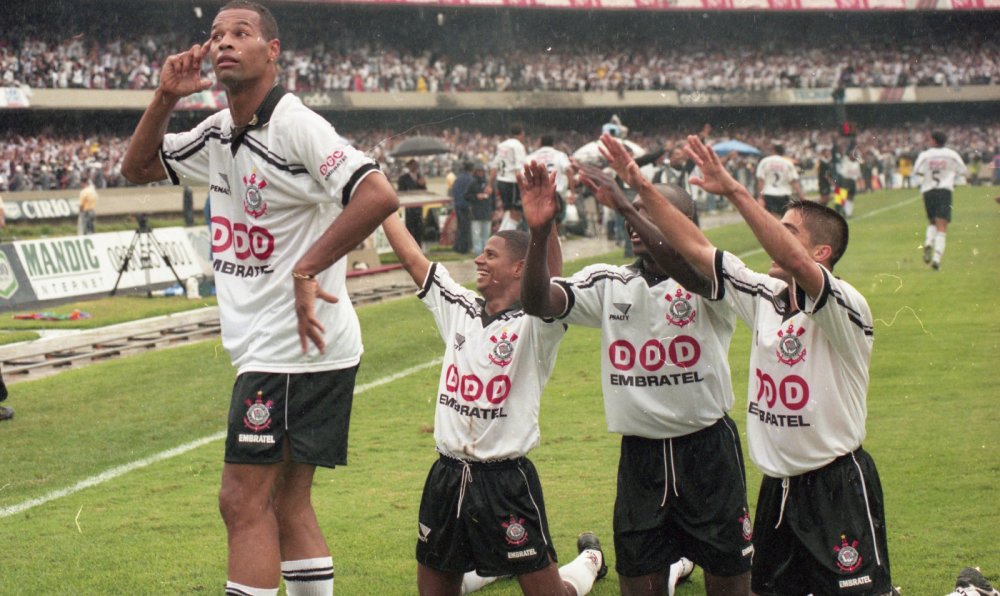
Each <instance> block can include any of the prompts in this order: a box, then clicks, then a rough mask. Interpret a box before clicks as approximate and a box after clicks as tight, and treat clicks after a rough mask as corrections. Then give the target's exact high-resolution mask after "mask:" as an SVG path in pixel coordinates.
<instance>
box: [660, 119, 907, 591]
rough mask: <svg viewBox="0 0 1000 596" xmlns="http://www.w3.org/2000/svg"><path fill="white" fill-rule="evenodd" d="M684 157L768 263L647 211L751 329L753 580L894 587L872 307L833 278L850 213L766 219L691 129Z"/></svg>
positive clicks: (784, 586) (782, 587) (800, 207)
mask: <svg viewBox="0 0 1000 596" xmlns="http://www.w3.org/2000/svg"><path fill="white" fill-rule="evenodd" d="M688 152H689V155H691V156H692V158H693V159H694V160H695V161H696V162H697V163H698V166H699V167H700V168H701V171H702V172H703V178H692V179H691V183H692V184H695V185H698V186H701V187H702V188H704V189H705V190H706V191H708V192H711V193H715V194H719V195H723V196H725V197H726V198H728V199H729V200H730V201H731V202H732V203H733V205H735V206H736V208H737V209H738V210H739V212H740V214H741V215H742V216H743V218H744V219H745V220H746V222H747V224H748V225H749V227H750V229H751V230H752V231H753V233H754V235H755V236H756V237H757V240H758V241H759V242H760V244H761V246H762V247H763V248H764V250H765V251H766V252H767V254H769V255H770V256H771V258H772V259H773V262H772V265H771V270H770V272H769V274H768V275H763V274H760V273H755V272H753V271H751V270H749V269H748V268H747V267H746V266H745V265H744V264H743V263H742V262H741V261H740V260H739V259H738V258H736V256H734V255H732V254H730V253H727V252H724V251H720V250H717V249H716V248H715V247H714V246H712V244H711V243H710V242H709V241H708V239H707V238H705V236H704V235H703V234H702V233H701V231H700V230H698V228H696V227H695V226H694V225H693V224H691V222H690V221H688V220H687V218H685V217H684V216H683V214H682V213H680V212H679V211H677V209H676V208H675V207H673V205H672V204H671V203H670V202H669V201H667V200H665V199H663V198H662V197H655V196H652V197H650V199H648V200H647V201H646V208H647V209H649V212H650V215H651V216H652V218H653V221H654V222H655V223H656V225H657V227H659V228H660V230H661V231H662V232H663V234H664V236H666V238H667V240H668V241H669V242H670V243H671V244H672V245H673V246H674V247H675V248H676V249H677V251H678V252H680V253H681V254H682V255H683V256H684V258H685V259H687V260H688V262H690V263H691V264H692V265H694V266H696V267H697V268H698V269H699V270H700V271H701V272H702V274H703V275H705V276H707V277H709V278H710V279H712V280H713V282H712V284H713V285H712V294H713V297H714V298H716V299H728V300H730V301H732V302H733V304H734V305H735V308H736V311H737V314H738V316H739V317H740V318H741V319H742V320H743V321H744V322H745V323H746V324H747V325H748V326H749V327H750V329H751V330H752V332H753V344H752V346H751V351H750V383H749V394H748V408H747V444H748V446H749V449H750V457H751V459H752V460H753V461H754V463H756V464H757V467H758V468H760V470H761V471H762V472H763V473H764V479H763V481H762V483H761V487H760V494H759V497H758V499H757V511H756V517H755V520H754V524H753V525H754V537H753V545H754V558H753V568H752V573H751V586H752V589H753V592H754V594H757V595H759V596H775V595H779V594H780V595H796V596H799V595H805V594H810V593H812V594H815V595H816V596H819V595H834V594H845V593H850V594H852V595H855V594H857V595H861V596H879V595H883V594H890V593H893V592H894V590H893V588H892V584H891V583H890V574H889V553H888V550H887V546H886V528H885V514H884V510H883V498H882V488H881V484H880V481H879V476H878V472H877V471H876V469H875V463H874V461H873V460H872V458H871V456H870V455H868V453H867V452H866V451H865V450H864V449H862V447H861V442H862V440H863V439H864V438H865V416H866V398H867V393H868V381H869V376H868V365H869V361H870V359H871V353H872V342H873V335H872V314H871V309H870V308H869V307H868V303H867V302H866V301H865V299H864V297H863V296H862V295H861V294H860V293H858V291H857V290H855V289H854V288H853V287H852V286H851V285H850V284H848V283H847V282H845V281H843V280H840V279H838V278H836V277H834V276H833V273H832V271H833V267H834V265H835V264H836V263H837V261H838V260H839V259H840V257H841V256H843V254H844V251H845V250H846V248H847V239H848V230H847V222H846V221H845V220H844V219H843V217H841V216H840V215H838V214H837V213H836V212H835V211H833V210H831V209H828V208H827V207H824V206H822V205H820V204H818V203H813V202H811V201H795V202H793V203H791V204H790V205H789V207H788V210H787V212H786V213H785V215H784V217H782V219H781V221H780V222H778V221H776V220H775V219H774V218H773V217H772V216H770V215H769V214H768V213H767V212H766V211H765V210H764V209H762V208H761V207H760V206H759V204H758V203H757V202H756V201H755V200H754V198H753V197H752V196H750V194H749V193H747V192H746V190H745V189H743V187H742V186H740V184H739V183H738V182H736V180H734V179H733V177H732V176H730V175H729V173H728V172H727V171H726V169H725V168H724V167H723V166H722V164H721V162H720V161H719V158H718V156H717V155H716V154H715V152H714V151H712V150H711V149H710V148H708V147H706V146H705V145H704V144H702V143H701V141H699V140H698V139H696V138H693V137H692V138H691V139H690V144H689V145H688Z"/></svg>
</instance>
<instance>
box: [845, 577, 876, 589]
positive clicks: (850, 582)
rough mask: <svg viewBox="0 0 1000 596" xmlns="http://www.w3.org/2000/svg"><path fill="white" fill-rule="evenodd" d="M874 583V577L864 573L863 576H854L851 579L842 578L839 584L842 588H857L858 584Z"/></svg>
mask: <svg viewBox="0 0 1000 596" xmlns="http://www.w3.org/2000/svg"><path fill="white" fill-rule="evenodd" d="M870 583H872V578H871V576H870V575H862V576H861V577H852V578H851V579H842V580H840V582H839V584H838V586H839V587H841V588H855V587H857V586H864V585H866V584H870Z"/></svg>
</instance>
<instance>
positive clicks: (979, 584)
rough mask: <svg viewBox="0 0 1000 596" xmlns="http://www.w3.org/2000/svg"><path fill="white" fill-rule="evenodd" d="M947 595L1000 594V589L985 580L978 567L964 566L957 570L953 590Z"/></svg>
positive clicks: (981, 595) (977, 595)
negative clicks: (956, 578)
mask: <svg viewBox="0 0 1000 596" xmlns="http://www.w3.org/2000/svg"><path fill="white" fill-rule="evenodd" d="M947 596H1000V591H998V590H997V589H996V588H994V587H993V586H992V585H990V582H988V581H986V578H985V577H983V574H982V573H980V571H979V568H978V567H966V568H964V569H962V570H961V571H959V572H958V580H956V581H955V591H954V592H952V593H951V594H948V595H947Z"/></svg>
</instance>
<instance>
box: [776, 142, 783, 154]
mask: <svg viewBox="0 0 1000 596" xmlns="http://www.w3.org/2000/svg"><path fill="white" fill-rule="evenodd" d="M774 152H775V153H776V154H778V155H784V154H785V146H784V145H782V144H781V143H775V144H774Z"/></svg>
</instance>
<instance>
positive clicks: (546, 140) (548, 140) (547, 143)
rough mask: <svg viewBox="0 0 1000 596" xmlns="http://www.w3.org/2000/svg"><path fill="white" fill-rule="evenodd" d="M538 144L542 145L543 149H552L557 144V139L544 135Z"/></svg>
mask: <svg viewBox="0 0 1000 596" xmlns="http://www.w3.org/2000/svg"><path fill="white" fill-rule="evenodd" d="M538 144H539V145H541V146H542V147H552V146H553V145H555V144H556V140H555V137H553V136H552V135H542V138H541V140H540V141H538Z"/></svg>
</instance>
